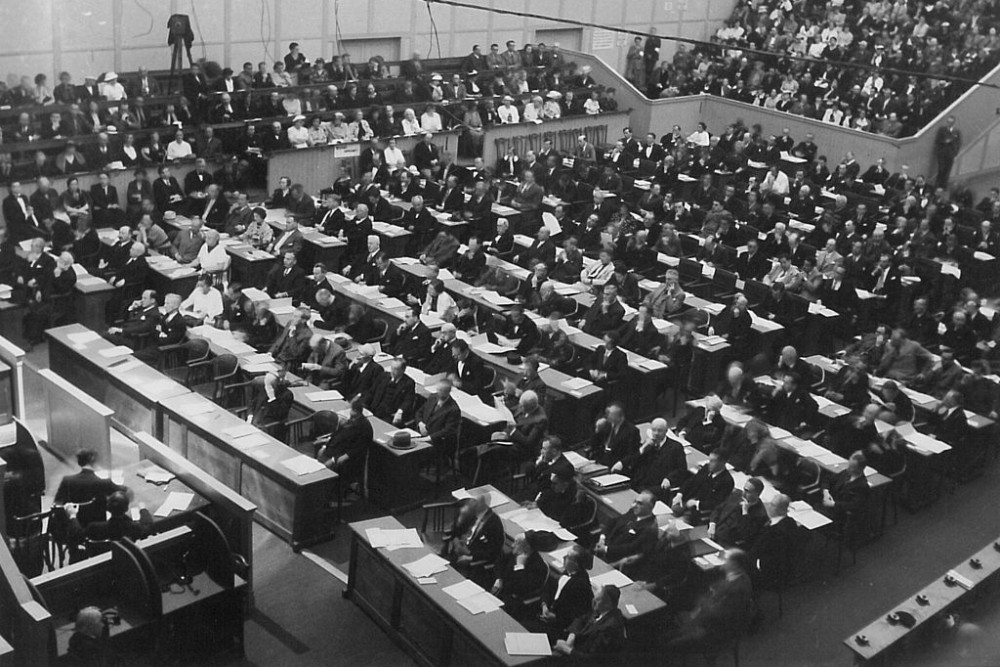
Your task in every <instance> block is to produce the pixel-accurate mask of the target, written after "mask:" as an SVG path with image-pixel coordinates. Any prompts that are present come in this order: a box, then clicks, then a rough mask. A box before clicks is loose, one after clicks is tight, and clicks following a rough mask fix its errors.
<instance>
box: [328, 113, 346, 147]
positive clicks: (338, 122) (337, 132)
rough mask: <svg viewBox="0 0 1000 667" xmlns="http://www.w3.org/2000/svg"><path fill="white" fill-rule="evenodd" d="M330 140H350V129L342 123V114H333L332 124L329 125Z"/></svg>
mask: <svg viewBox="0 0 1000 667" xmlns="http://www.w3.org/2000/svg"><path fill="white" fill-rule="evenodd" d="M330 138H331V139H332V140H333V141H348V140H350V138H351V129H350V128H349V127H348V126H347V124H346V123H345V122H344V114H342V113H340V112H339V111H338V112H337V113H335V114H333V123H332V124H331V125H330Z"/></svg>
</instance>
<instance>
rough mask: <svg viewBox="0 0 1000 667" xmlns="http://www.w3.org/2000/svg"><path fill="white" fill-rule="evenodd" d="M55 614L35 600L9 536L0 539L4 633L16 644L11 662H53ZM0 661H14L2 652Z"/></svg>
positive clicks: (0, 627) (0, 634)
mask: <svg viewBox="0 0 1000 667" xmlns="http://www.w3.org/2000/svg"><path fill="white" fill-rule="evenodd" d="M51 620H52V618H51V615H50V614H49V613H48V612H47V611H46V610H45V608H44V607H42V605H40V604H38V602H36V601H35V599H34V597H33V596H32V594H31V589H30V588H29V587H28V584H27V582H26V581H25V579H24V577H23V576H22V575H21V571H20V570H19V569H18V567H17V564H16V563H15V562H14V557H13V555H11V553H10V549H8V547H7V541H6V540H0V637H3V638H6V639H8V640H9V641H10V643H11V644H13V645H14V661H13V663H11V664H17V665H30V666H31V667H35V666H36V665H38V666H40V667H45V665H48V664H50V662H49V660H50V652H51V648H52V645H51V637H52V635H51V630H50V626H51ZM0 656H3V657H2V659H0V665H3V666H4V667H6V665H7V664H8V663H7V662H4V660H7V661H8V662H9V661H10V658H9V653H8V654H7V655H4V654H3V652H0Z"/></svg>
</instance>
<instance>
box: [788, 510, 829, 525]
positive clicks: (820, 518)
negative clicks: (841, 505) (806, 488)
mask: <svg viewBox="0 0 1000 667" xmlns="http://www.w3.org/2000/svg"><path fill="white" fill-rule="evenodd" d="M788 516H790V517H792V520H794V521H795V523H797V524H799V525H800V526H802V527H803V528H805V529H806V530H816V529H817V528H822V527H823V526H827V525H829V524H831V523H833V521H832V520H831V519H830V517H828V516H826V515H825V514H820V513H819V512H817V511H816V510H814V509H812V508H811V507H810V508H809V509H807V510H804V511H802V512H789V514H788Z"/></svg>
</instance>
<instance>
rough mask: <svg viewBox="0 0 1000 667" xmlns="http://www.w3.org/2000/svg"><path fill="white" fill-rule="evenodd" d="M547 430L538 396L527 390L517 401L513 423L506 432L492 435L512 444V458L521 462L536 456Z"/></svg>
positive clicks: (547, 425) (546, 421)
mask: <svg viewBox="0 0 1000 667" xmlns="http://www.w3.org/2000/svg"><path fill="white" fill-rule="evenodd" d="M548 428H549V418H548V416H547V415H546V414H545V409H544V408H542V406H541V404H540V403H539V401H538V394H536V393H535V392H533V391H531V390H528V391H526V392H524V393H522V394H521V398H520V399H518V405H517V410H515V411H514V423H513V424H512V425H509V426H508V427H507V430H506V432H504V431H498V432H497V433H496V434H494V435H495V436H498V437H499V438H500V439H501V440H508V441H510V442H511V443H513V452H512V453H513V455H514V457H515V458H516V459H517V460H519V461H523V460H526V459H534V458H535V457H537V456H538V452H539V450H541V447H542V440H543V438H544V437H545V434H546V431H547V430H548Z"/></svg>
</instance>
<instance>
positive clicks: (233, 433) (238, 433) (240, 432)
mask: <svg viewBox="0 0 1000 667" xmlns="http://www.w3.org/2000/svg"><path fill="white" fill-rule="evenodd" d="M251 433H257V427H256V426H252V425H250V424H240V425H239V426H230V427H229V428H225V429H222V435H225V436H228V437H230V438H241V437H243V436H244V435H250V434H251Z"/></svg>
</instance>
